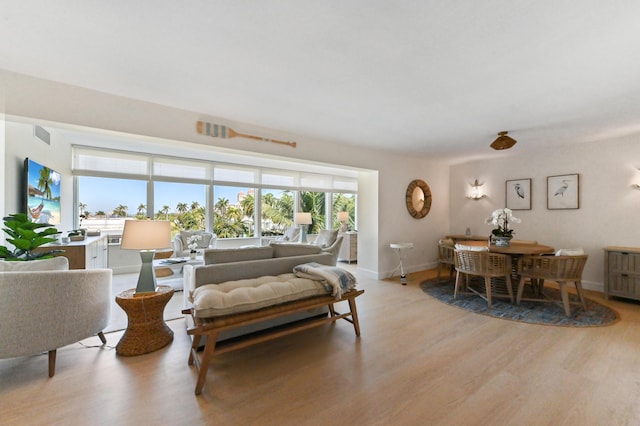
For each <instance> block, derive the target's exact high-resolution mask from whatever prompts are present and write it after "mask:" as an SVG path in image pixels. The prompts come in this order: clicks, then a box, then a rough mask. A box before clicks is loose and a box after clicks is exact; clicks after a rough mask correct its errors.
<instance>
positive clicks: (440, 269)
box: [437, 262, 442, 282]
mask: <svg viewBox="0 0 640 426" xmlns="http://www.w3.org/2000/svg"><path fill="white" fill-rule="evenodd" d="M441 271H442V263H440V262H438V278H437V280H438V282H440V272H441Z"/></svg>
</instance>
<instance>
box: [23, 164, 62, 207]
mask: <svg viewBox="0 0 640 426" xmlns="http://www.w3.org/2000/svg"><path fill="white" fill-rule="evenodd" d="M28 161H29V166H28V178H27V179H28V181H29V185H31V186H33V187H34V188H38V181H39V180H40V170H41V169H42V168H43V167H44V166H46V165H44V166H43V165H42V164H39V163H36V162H34V161H33V160H31V159H29V160H28ZM49 176H51V180H52V181H53V185H51V187H50V188H51V198H58V197H60V173H58V172H56V171H53V170H52V171H51V174H50V175H49Z"/></svg>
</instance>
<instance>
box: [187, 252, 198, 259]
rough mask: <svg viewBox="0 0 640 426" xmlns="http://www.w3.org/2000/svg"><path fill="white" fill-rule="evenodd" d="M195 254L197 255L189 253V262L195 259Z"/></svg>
mask: <svg viewBox="0 0 640 426" xmlns="http://www.w3.org/2000/svg"><path fill="white" fill-rule="evenodd" d="M196 254H197V253H196V252H195V251H192V252H189V257H190V258H191V260H194V259H195V258H196Z"/></svg>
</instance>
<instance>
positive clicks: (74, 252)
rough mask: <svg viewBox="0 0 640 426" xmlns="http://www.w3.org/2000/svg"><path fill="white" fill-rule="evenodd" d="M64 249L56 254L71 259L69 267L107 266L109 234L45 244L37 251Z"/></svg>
mask: <svg viewBox="0 0 640 426" xmlns="http://www.w3.org/2000/svg"><path fill="white" fill-rule="evenodd" d="M52 249H53V250H64V252H62V253H58V254H56V256H64V257H66V258H67V259H69V269H95V268H107V266H108V255H109V251H108V247H107V236H106V235H102V236H98V237H86V238H85V239H84V240H82V241H72V242H70V243H66V244H56V243H50V244H45V245H43V246H41V247H39V248H37V249H36V250H35V251H39V250H40V251H44V250H52Z"/></svg>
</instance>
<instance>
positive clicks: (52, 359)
mask: <svg viewBox="0 0 640 426" xmlns="http://www.w3.org/2000/svg"><path fill="white" fill-rule="evenodd" d="M54 374H56V350H55V349H52V350H50V351H49V377H53V375H54Z"/></svg>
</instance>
